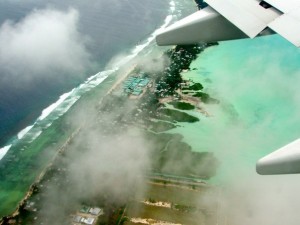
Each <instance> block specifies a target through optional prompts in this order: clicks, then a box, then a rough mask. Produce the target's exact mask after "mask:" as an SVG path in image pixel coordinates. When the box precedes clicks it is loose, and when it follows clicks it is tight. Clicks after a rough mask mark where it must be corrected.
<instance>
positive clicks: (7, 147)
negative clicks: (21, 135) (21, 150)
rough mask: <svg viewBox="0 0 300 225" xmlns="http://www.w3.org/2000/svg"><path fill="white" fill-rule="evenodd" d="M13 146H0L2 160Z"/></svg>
mask: <svg viewBox="0 0 300 225" xmlns="http://www.w3.org/2000/svg"><path fill="white" fill-rule="evenodd" d="M11 146H12V145H7V146H5V147H3V148H0V160H1V159H2V158H3V157H4V156H5V155H6V153H7V152H8V150H9V149H10V147H11Z"/></svg>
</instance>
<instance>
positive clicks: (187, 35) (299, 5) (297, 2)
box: [156, 0, 300, 47]
mask: <svg viewBox="0 0 300 225" xmlns="http://www.w3.org/2000/svg"><path fill="white" fill-rule="evenodd" d="M206 2H207V3H208V4H209V6H208V7H206V8H204V9H202V10H200V11H198V12H196V13H194V14H192V15H190V16H188V17H186V18H184V19H182V20H180V21H178V22H176V23H175V24H173V25H171V26H170V27H168V28H166V29H165V30H164V31H163V32H162V33H160V34H159V35H157V37H156V41H157V44H158V45H173V44H192V43H197V42H214V41H223V40H231V39H240V38H246V37H250V38H254V37H256V36H261V35H266V34H271V33H274V32H277V33H278V34H280V35H281V36H283V37H284V38H286V39H287V40H288V41H290V42H291V43H293V44H294V45H296V46H297V47H299V46H300V0H265V1H259V0H206Z"/></svg>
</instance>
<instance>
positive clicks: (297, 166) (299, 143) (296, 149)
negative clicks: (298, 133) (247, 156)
mask: <svg viewBox="0 0 300 225" xmlns="http://www.w3.org/2000/svg"><path fill="white" fill-rule="evenodd" d="M256 171H257V173H259V174H262V175H267V174H293V173H300V139H298V140H296V141H294V142H292V143H290V144H288V145H286V146H284V147H282V148H280V149H278V150H277V151H275V152H272V153H271V154H269V155H267V156H265V157H263V158H262V159H260V160H259V161H258V162H257V164H256Z"/></svg>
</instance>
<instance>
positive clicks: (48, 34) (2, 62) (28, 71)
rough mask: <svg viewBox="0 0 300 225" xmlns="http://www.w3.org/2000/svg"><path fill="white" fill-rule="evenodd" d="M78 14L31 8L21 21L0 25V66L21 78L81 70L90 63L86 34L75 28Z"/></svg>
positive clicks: (29, 78) (72, 10)
mask: <svg viewBox="0 0 300 225" xmlns="http://www.w3.org/2000/svg"><path fill="white" fill-rule="evenodd" d="M78 20H79V14H78V12H77V11H76V10H74V9H69V10H68V11H66V12H62V11H57V10H54V9H45V10H34V11H32V12H31V13H30V14H29V15H27V16H26V17H25V18H23V19H22V20H21V21H18V22H13V21H6V22H4V23H3V24H2V26H1V27H0V66H1V67H2V69H4V70H5V72H6V73H8V74H10V75H13V76H16V77H18V78H19V79H20V78H21V81H24V80H29V81H30V80H31V79H32V78H35V77H36V76H42V75H44V76H46V75H48V74H50V73H51V72H54V71H56V72H62V73H67V72H68V73H70V72H74V73H80V72H82V71H83V69H84V67H85V66H86V65H87V64H88V63H89V54H88V52H87V50H86V48H85V42H86V40H85V39H86V38H85V37H84V36H83V35H81V34H80V33H79V31H78V29H77V24H78Z"/></svg>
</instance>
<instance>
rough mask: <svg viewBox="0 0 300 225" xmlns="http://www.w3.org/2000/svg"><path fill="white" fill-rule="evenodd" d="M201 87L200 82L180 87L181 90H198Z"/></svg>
mask: <svg viewBox="0 0 300 225" xmlns="http://www.w3.org/2000/svg"><path fill="white" fill-rule="evenodd" d="M202 89H203V85H202V84H200V83H195V84H193V85H191V86H189V87H188V88H182V90H190V91H200V90H202Z"/></svg>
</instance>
